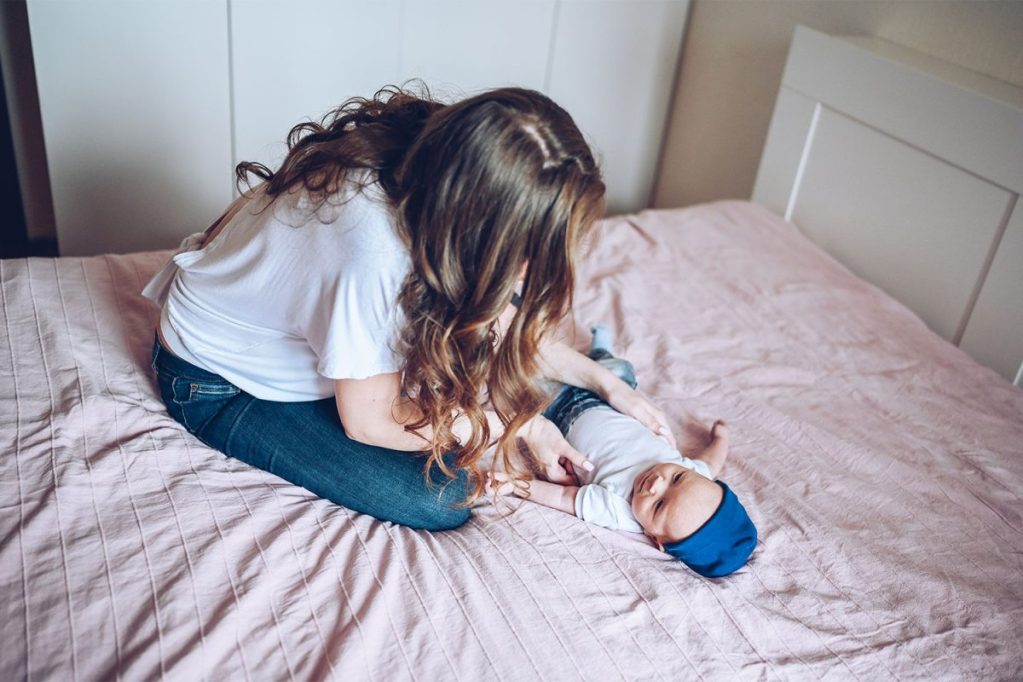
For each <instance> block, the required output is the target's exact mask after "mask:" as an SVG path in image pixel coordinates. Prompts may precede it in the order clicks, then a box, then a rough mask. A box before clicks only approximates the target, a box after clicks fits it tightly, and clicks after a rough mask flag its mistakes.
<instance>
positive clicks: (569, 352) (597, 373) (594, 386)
mask: <svg viewBox="0 0 1023 682" xmlns="http://www.w3.org/2000/svg"><path fill="white" fill-rule="evenodd" d="M540 366H541V369H542V370H543V372H544V375H545V376H546V377H547V378H549V379H553V380H555V381H560V382H561V383H563V384H569V385H570V386H578V387H579V388H585V389H587V390H589V391H593V392H594V393H596V394H597V395H599V396H600V397H602V398H604V399H606V398H607V395H608V393H609V392H610V390H611V387H612V386H614V385H615V383H617V382H620V381H621V380H620V379H619V378H618V377H617V376H615V374H614V372H612V371H611V370H609V369H607V368H606V367H603V366H601V365H600V364H599V363H597V362H595V361H594V360H591V359H590V358H588V357H586V356H585V355H583V354H582V353H580V352H579V351H577V350H575V349H574V348H572V347H571V346H569V345H568V344H566V343H564V342H563V341H551V342H548V343H546V344H544V346H543V347H542V348H541V349H540Z"/></svg>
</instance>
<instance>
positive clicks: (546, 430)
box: [516, 414, 593, 485]
mask: <svg viewBox="0 0 1023 682" xmlns="http://www.w3.org/2000/svg"><path fill="white" fill-rule="evenodd" d="M516 437H517V439H518V441H519V442H520V443H521V444H524V445H525V446H526V448H528V449H529V452H530V453H531V454H532V455H533V460H534V461H535V463H536V465H537V466H538V467H539V468H540V472H539V473H540V474H542V475H543V477H544V478H546V479H547V480H548V481H551V482H552V483H561V484H563V485H575V484H578V483H579V480H578V478H576V475H575V470H576V469H577V468H582V469H585V470H586V471H592V470H593V464H592V463H590V461H589V460H587V459H586V456H585V455H584V454H583V453H581V452H579V451H578V450H576V449H575V448H573V447H572V446H571V445H569V443H568V441H567V440H565V437H564V436H562V435H561V431H559V430H558V427H557V426H555V425H554V424H553V423H552V422H551V421H550V420H549V419H547V418H546V417H544V416H543V415H541V414H538V415H536V416H535V417H533V418H532V419H530V420H529V421H528V422H526V424H525V425H524V426H523V427H522V428H521V429H519V432H518V433H517V434H516Z"/></svg>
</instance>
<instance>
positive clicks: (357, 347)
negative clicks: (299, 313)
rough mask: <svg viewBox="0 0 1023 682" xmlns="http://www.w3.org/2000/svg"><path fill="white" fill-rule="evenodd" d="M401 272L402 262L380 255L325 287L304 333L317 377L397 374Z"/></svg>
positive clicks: (404, 268)
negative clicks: (313, 352)
mask: <svg viewBox="0 0 1023 682" xmlns="http://www.w3.org/2000/svg"><path fill="white" fill-rule="evenodd" d="M406 271H407V261H406V260H405V259H403V258H400V257H397V256H395V255H394V254H386V253H385V254H380V257H374V258H366V259H363V260H361V261H360V262H359V263H358V264H357V265H354V267H351V266H350V267H348V268H345V272H343V273H340V274H339V275H338V276H337V278H336V279H335V280H334V281H332V282H331V283H329V284H328V285H326V286H325V287H324V290H323V291H322V292H320V304H319V305H318V306H317V308H316V310H317V314H315V315H313V319H311V320H309V321H308V322H307V326H306V329H305V333H306V338H307V339H308V341H309V345H310V346H311V347H312V349H313V350H314V351H315V352H316V355H317V356H318V357H319V362H318V363H317V365H316V371H317V372H318V373H319V374H320V375H322V376H324V377H327V378H328V379H365V378H367V377H371V376H375V375H377V374H387V373H390V372H397V371H400V370H401V367H402V357H401V355H400V353H399V352H398V342H399V339H400V327H399V324H400V321H399V320H400V317H401V315H400V311H399V306H398V303H397V296H398V292H399V291H400V289H401V285H402V282H403V281H404V278H405V274H406Z"/></svg>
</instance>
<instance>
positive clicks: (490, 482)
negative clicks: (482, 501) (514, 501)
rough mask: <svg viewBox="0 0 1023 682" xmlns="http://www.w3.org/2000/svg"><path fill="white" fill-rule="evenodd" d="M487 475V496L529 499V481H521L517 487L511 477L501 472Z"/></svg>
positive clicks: (491, 472)
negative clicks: (510, 496) (516, 496)
mask: <svg viewBox="0 0 1023 682" xmlns="http://www.w3.org/2000/svg"><path fill="white" fill-rule="evenodd" d="M486 475H487V482H486V484H485V485H484V488H483V490H484V491H485V492H486V494H487V495H493V496H497V495H518V496H519V497H529V481H521V482H519V485H516V481H515V480H514V479H513V478H512V477H511V476H509V475H508V474H506V473H503V472H500V471H488V472H487V474H486Z"/></svg>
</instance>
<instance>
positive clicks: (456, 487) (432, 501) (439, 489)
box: [399, 467, 472, 531]
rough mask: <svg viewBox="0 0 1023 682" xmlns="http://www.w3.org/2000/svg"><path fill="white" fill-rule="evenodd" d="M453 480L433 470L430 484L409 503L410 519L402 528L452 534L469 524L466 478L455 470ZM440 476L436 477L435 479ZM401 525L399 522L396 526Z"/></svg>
mask: <svg viewBox="0 0 1023 682" xmlns="http://www.w3.org/2000/svg"><path fill="white" fill-rule="evenodd" d="M454 471H455V473H456V476H455V478H448V477H447V476H446V475H445V474H444V473H443V472H441V471H440V470H439V469H437V468H436V467H434V470H433V471H431V476H430V479H431V482H430V484H429V485H427V486H426V487H425V489H424V491H423V494H422V495H420V496H419V499H417V500H415V501H411V500H410V501H409V502H412V504H411V507H412V508H411V509H409V512H410V518H409V519H408V522H406V523H405V525H408V526H411V527H413V528H418V529H420V530H431V531H440V530H451V529H453V528H458V527H459V526H461V525H463V524H464V523H465V522H466V521H468V520H469V517H470V516H471V515H472V512H471V510H470V509H469V508H468V507H466V506H465V499H466V496H467V495H468V492H469V475H468V472H467V471H466V470H465V469H455V470H454ZM438 474H439V475H438ZM399 523H401V522H399Z"/></svg>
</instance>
